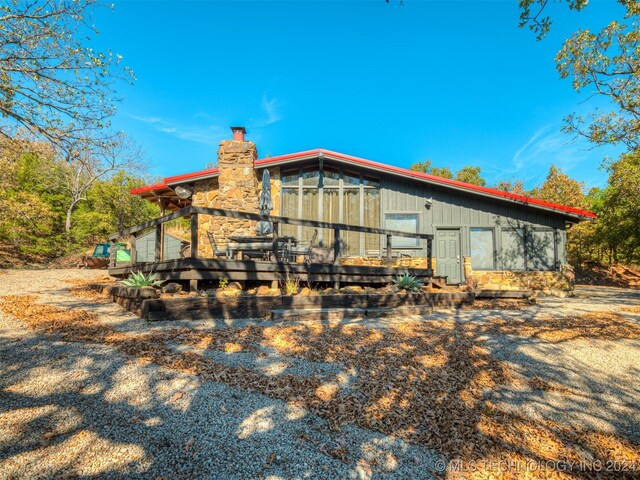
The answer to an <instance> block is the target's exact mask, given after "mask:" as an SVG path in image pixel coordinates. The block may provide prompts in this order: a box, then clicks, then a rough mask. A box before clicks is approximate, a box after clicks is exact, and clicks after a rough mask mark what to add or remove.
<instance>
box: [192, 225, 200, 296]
mask: <svg viewBox="0 0 640 480" xmlns="http://www.w3.org/2000/svg"><path fill="white" fill-rule="evenodd" d="M191 258H198V214H197V213H194V214H192V215H191ZM196 285H197V282H196ZM196 289H197V287H196Z"/></svg>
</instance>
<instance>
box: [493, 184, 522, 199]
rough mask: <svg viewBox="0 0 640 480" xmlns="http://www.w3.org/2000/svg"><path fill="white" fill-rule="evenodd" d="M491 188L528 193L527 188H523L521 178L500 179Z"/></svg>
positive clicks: (518, 193)
mask: <svg viewBox="0 0 640 480" xmlns="http://www.w3.org/2000/svg"><path fill="white" fill-rule="evenodd" d="M493 188H495V189H496V190H502V191H503V192H509V193H515V194H516V195H523V196H527V195H528V193H527V190H526V189H525V188H524V183H523V182H522V181H521V180H500V181H499V182H498V183H496V185H495V187H493Z"/></svg>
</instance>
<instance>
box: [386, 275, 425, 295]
mask: <svg viewBox="0 0 640 480" xmlns="http://www.w3.org/2000/svg"><path fill="white" fill-rule="evenodd" d="M393 283H394V285H395V286H396V287H398V288H399V289H400V290H408V291H410V292H417V291H418V290H420V288H422V282H421V281H420V280H418V279H417V278H416V277H414V276H413V275H409V274H408V273H405V274H404V275H402V276H401V275H397V276H396V278H394V279H393Z"/></svg>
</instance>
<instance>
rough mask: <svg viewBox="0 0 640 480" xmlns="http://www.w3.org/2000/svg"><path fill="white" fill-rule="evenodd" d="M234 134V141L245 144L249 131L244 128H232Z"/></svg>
mask: <svg viewBox="0 0 640 480" xmlns="http://www.w3.org/2000/svg"><path fill="white" fill-rule="evenodd" d="M231 131H232V132H233V139H234V140H235V141H236V142H244V134H245V133H247V129H246V128H244V127H231Z"/></svg>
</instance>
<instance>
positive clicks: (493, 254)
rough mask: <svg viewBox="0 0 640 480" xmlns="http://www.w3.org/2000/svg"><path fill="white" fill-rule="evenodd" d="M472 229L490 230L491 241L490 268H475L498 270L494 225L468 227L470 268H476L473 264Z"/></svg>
mask: <svg viewBox="0 0 640 480" xmlns="http://www.w3.org/2000/svg"><path fill="white" fill-rule="evenodd" d="M474 230H482V231H489V232H491V240H492V242H493V249H492V252H491V256H492V267H491V268H478V269H477V270H480V271H482V270H487V271H495V270H498V243H497V238H496V229H495V227H482V226H478V227H476V226H474V227H469V257H470V258H471V268H473V270H476V268H475V267H474V266H473V253H472V252H473V241H472V238H471V237H472V232H473V231H474Z"/></svg>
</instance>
